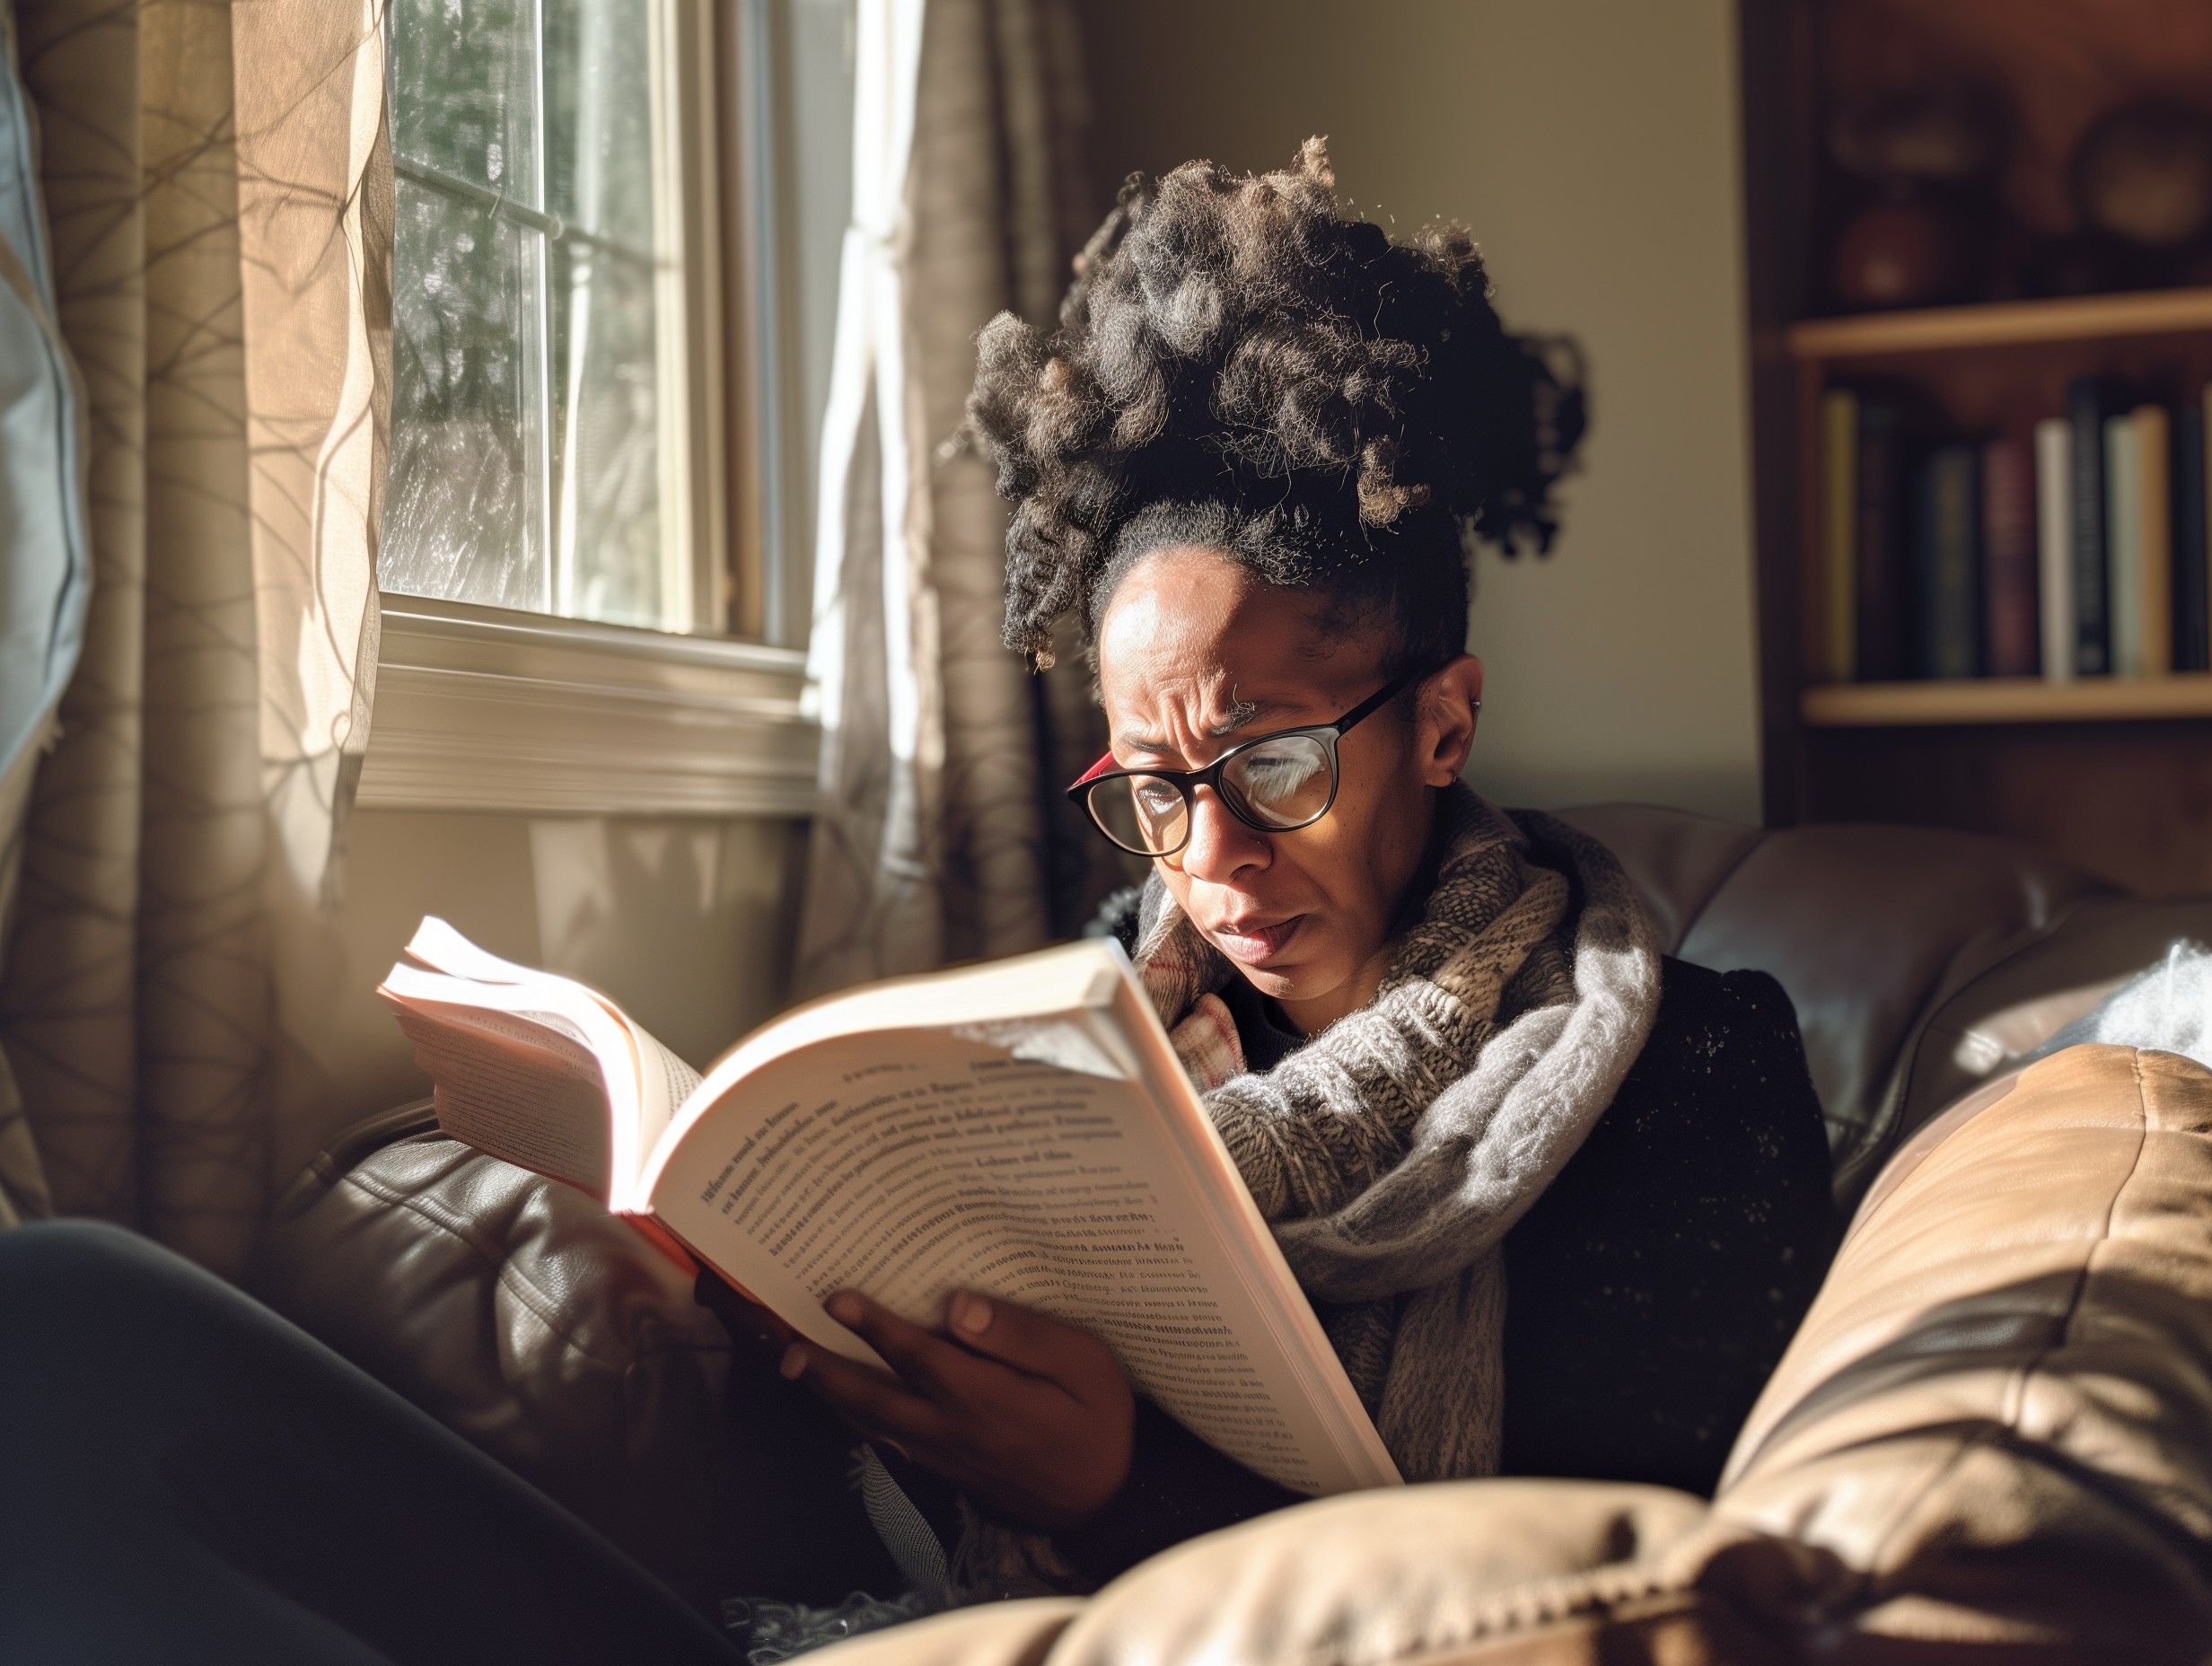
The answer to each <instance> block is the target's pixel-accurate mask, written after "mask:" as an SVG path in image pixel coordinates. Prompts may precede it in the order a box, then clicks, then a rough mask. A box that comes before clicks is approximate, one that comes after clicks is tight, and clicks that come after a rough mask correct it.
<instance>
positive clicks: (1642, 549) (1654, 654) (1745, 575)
mask: <svg viewBox="0 0 2212 1666" xmlns="http://www.w3.org/2000/svg"><path fill="white" fill-rule="evenodd" d="M1079 4H1080V5H1081V8H1082V12H1083V15H1084V36H1085V45H1086V47H1087V48H1088V49H1089V52H1090V55H1091V60H1090V61H1091V68H1092V79H1093V89H1094V100H1095V103H1096V106H1097V122H1098V126H1097V130H1096V133H1095V135H1094V147H1093V149H1094V159H1095V161H1096V162H1097V163H1098V164H1099V166H1100V167H1101V169H1102V171H1103V172H1104V173H1105V174H1106V175H1107V177H1109V178H1116V179H1118V178H1119V177H1120V176H1121V175H1122V174H1124V173H1126V172H1127V171H1129V170H1130V169H1132V168H1143V169H1146V170H1148V171H1160V170H1162V169H1164V168H1167V167H1171V166H1172V165H1174V164H1175V163H1177V162H1181V161H1184V160H1186V159H1188V158H1189V157H1192V156H1211V157H1213V158H1214V159H1215V160H1216V161H1218V162H1224V163H1226V164H1228V165H1231V166H1233V167H1238V168H1263V167H1279V166H1282V165H1283V164H1285V163H1286V162H1288V160H1289V159H1290V158H1291V156H1292V154H1293V153H1295V150H1296V148H1297V145H1298V144H1299V142H1300V141H1301V140H1302V139H1303V138H1304V137H1305V136H1307V135H1308V134H1310V133H1324V134H1327V135H1328V136H1330V151H1331V153H1332V155H1333V156H1334V158H1335V162H1336V167H1337V179H1338V188H1339V192H1340V194H1342V195H1343V196H1345V197H1347V198H1349V199H1350V200H1351V201H1352V202H1353V203H1354V204H1355V205H1356V207H1357V208H1358V209H1359V211H1360V212H1361V213H1363V214H1365V215H1368V216H1369V217H1370V218H1374V219H1377V220H1380V221H1382V223H1384V224H1390V223H1391V220H1392V219H1393V218H1394V219H1395V220H1396V221H1397V222H1398V223H1399V224H1405V225H1408V226H1410V225H1413V224H1418V223H1419V222H1421V221H1423V220H1426V219H1428V218H1432V217H1435V216H1438V215H1444V216H1449V217H1451V218H1454V219H1458V220H1461V221H1463V222H1465V223H1466V224H1469V225H1470V226H1471V227H1472V228H1473V229H1474V232H1475V234H1476V236H1477V237H1478V238H1479V240H1480V241H1482V244H1483V246H1484V249H1485V250H1486V251H1487V252H1488V256H1489V259H1490V269H1491V273H1492V276H1493V277H1494V279H1495V281H1496V285H1497V302H1498V305H1499V307H1500V310H1501V311H1503V313H1504V315H1505V320H1506V321H1507V323H1508V325H1509V326H1511V327H1513V328H1514V329H1535V330H1542V331H1547V332H1549V331H1564V332H1567V333H1569V334H1571V335H1573V336H1575V337H1576V338H1578V339H1579V341H1580V342H1581V344H1582V346H1583V348H1584V352H1585V353H1586V355H1588V359H1589V365H1590V370H1589V378H1590V388H1591V396H1592V408H1593V426H1592V432H1591V434H1590V436H1589V438H1588V440H1587V442H1586V443H1585V451H1584V457H1585V467H1584V472H1583V473H1582V474H1581V475H1580V476H1579V477H1578V478H1576V479H1575V480H1574V481H1573V482H1572V483H1571V484H1570V485H1569V487H1568V488H1567V493H1566V504H1567V516H1566V530H1565V534H1564V536H1563V537H1562V538H1561V539H1559V541H1558V545H1557V546H1556V551H1555V554H1554V555H1553V556H1552V557H1550V558H1549V559H1547V560H1544V561H1540V562H1538V561H1531V560H1528V559H1526V558H1525V557H1524V558H1523V560H1521V561H1520V562H1518V563H1514V564H1508V563H1505V562H1503V561H1500V560H1498V559H1497V558H1496V557H1491V556H1488V555H1486V556H1484V557H1483V558H1482V559H1481V561H1480V563H1479V567H1478V571H1477V574H1476V600H1475V606H1474V616H1473V622H1472V644H1471V645H1472V646H1473V648H1474V649H1475V651H1476V652H1477V653H1480V654H1481V655H1482V656H1483V658H1484V661H1485V662H1486V663H1487V666H1488V673H1489V683H1488V692H1487V694H1486V696H1485V698H1484V705H1483V714H1482V730H1481V735H1480V740H1479V746H1478V749H1477V752H1476V757H1475V760H1474V763H1473V765H1472V766H1471V767H1470V777H1471V778H1472V779H1473V780H1474V781H1475V784H1476V785H1478V786H1479V788H1481V789H1482V790H1483V791H1484V792H1486V793H1488V794H1492V795H1493V796H1495V797H1497V798H1500V799H1502V800H1504V801H1505V802H1517V803H1528V804H1536V805H1558V804H1567V803H1575V802H1588V801H1591V800H1595V799H1609V798H1633V799H1645V800H1652V801H1657V802H1667V803H1673V804H1680V805H1683V806H1686V807H1689V808H1691V809H1697V810H1702V811H1708V812H1711V813H1714V814H1718V815H1726V816H1734V817H1738V818H1741V819H1743V820H1757V819H1758V815H1759V758H1758V730H1757V722H1756V703H1757V687H1756V675H1755V646H1754V633H1753V621H1752V606H1751V485H1750V460H1749V449H1748V448H1749V438H1748V434H1749V430H1748V408H1749V407H1748V390H1747V365H1746V346H1745V341H1744V326H1743V318H1744V305H1743V294H1742V284H1743V280H1742V224H1741V214H1740V192H1739V188H1738V180H1740V178H1741V167H1740V155H1739V145H1740V138H1739V125H1738V121H1737V111H1736V104H1737V99H1736V80H1735V75H1736V68H1735V40H1734V4H1732V3H1731V0H1365V3H1364V4H1346V3H1344V0H1205V3H1204V4H1195V5H1194V4H1190V3H1189V0H1079Z"/></svg>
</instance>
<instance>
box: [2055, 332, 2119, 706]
mask: <svg viewBox="0 0 2212 1666" xmlns="http://www.w3.org/2000/svg"><path fill="white" fill-rule="evenodd" d="M2106 400H2107V395H2106V391H2105V386H2104V382H2103V381H2102V378H2099V377H2095V376H2081V377H2076V379H2075V380H2074V381H2070V382H2068V383H2067V390H2066V404H2067V425H2068V428H2069V434H2068V438H2069V442H2070V443H2069V444H2068V446H2067V457H2068V459H2069V473H2068V480H2067V499H2068V504H2069V510H2070V514H2071V519H2072V522H2073V534H2074V536H2073V547H2074V555H2073V569H2074V609H2073V612H2074V670H2075V671H2076V673H2077V674H2078V675H2081V676H2084V677H2101V676H2102V675H2103V674H2104V673H2105V672H2107V671H2110V670H2111V663H2112V662H2111V624H2110V620H2109V618H2108V617H2107V613H2106V599H2107V596H2108V594H2109V592H2108V590H2107V588H2106V586H2107V585H2108V584H2109V583H2110V582H2111V581H2110V577H2109V575H2108V574H2107V573H2106V570H2105V548H2104V537H2105V503H2104V484H2105V482H2104V462H2105V457H2104V452H2105V446H2104V419H2105V405H2106Z"/></svg>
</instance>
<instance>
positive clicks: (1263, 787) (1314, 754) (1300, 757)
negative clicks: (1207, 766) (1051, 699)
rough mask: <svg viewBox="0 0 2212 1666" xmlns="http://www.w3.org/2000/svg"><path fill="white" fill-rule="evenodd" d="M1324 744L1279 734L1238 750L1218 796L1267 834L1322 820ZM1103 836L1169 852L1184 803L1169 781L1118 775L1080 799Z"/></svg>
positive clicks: (1177, 843)
mask: <svg viewBox="0 0 2212 1666" xmlns="http://www.w3.org/2000/svg"><path fill="white" fill-rule="evenodd" d="M1335 785H1336V782H1335V771H1334V770H1332V769H1331V768H1330V752H1329V747H1328V746H1327V744H1326V743H1325V742H1323V741H1321V739H1320V738H1319V737H1317V736H1314V735H1309V734H1290V735H1283V736H1281V737H1279V738H1278V739H1276V740H1273V741H1264V742H1262V743H1261V744H1260V745H1258V746H1255V747H1252V748H1251V749H1250V750H1247V751H1242V752H1239V753H1238V754H1237V755H1236V756H1235V757H1233V758H1231V759H1230V760H1229V765H1228V767H1227V768H1225V769H1224V770H1223V771H1222V772H1221V794H1222V797H1223V798H1224V800H1226V801H1227V802H1228V805H1229V808H1230V810H1231V811H1233V812H1234V813H1235V814H1236V815H1237V817H1238V818H1239V819H1240V820H1243V821H1245V822H1247V823H1249V824H1250V825H1251V826H1252V827H1255V828H1259V829H1262V830H1264V831H1269V832H1288V831H1290V830H1292V829H1296V828H1302V827H1306V826H1308V825H1310V824H1311V823H1312V822H1315V821H1318V820H1321V814H1322V812H1323V811H1326V810H1327V809H1328V808H1329V800H1330V794H1331V792H1332V791H1333V790H1334V787H1335ZM1085 802H1087V803H1088V804H1089V805H1090V809H1091V816H1092V819H1093V820H1095V821H1096V822H1097V823H1098V825H1099V827H1100V828H1101V829H1102V830H1103V831H1104V832H1105V834H1106V837H1109V838H1110V839H1112V840H1113V841H1114V843H1115V844H1117V845H1119V846H1121V847H1122V849H1124V850H1128V851H1134V852H1136V853H1137V854H1138V855H1171V854H1172V853H1173V852H1175V851H1177V850H1180V849H1181V848H1182V846H1183V845H1184V843H1185V841H1186V840H1188V839H1189V836H1190V828H1189V820H1190V811H1189V805H1188V803H1187V802H1185V801H1184V798H1183V794H1182V791H1181V788H1180V787H1179V786H1178V785H1176V783H1174V782H1172V781H1170V780H1167V779H1164V778H1163V777H1162V776H1145V775H1134V776H1114V777H1111V778H1110V779H1108V780H1104V781H1101V782H1100V783H1098V785H1095V786H1093V788H1092V789H1091V791H1090V794H1089V795H1088V797H1087V799H1086V801H1085Z"/></svg>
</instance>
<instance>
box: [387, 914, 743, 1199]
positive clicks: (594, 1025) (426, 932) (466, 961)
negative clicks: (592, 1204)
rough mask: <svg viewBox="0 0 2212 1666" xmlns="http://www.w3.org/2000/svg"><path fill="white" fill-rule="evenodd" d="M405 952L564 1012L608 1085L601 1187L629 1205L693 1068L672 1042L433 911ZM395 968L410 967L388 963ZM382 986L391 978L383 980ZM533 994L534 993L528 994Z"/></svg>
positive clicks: (481, 985)
mask: <svg viewBox="0 0 2212 1666" xmlns="http://www.w3.org/2000/svg"><path fill="white" fill-rule="evenodd" d="M407 951H408V954H409V955H410V956H412V957H413V958H414V959H415V960H419V961H421V962H422V963H423V964H424V965H425V966H428V967H433V968H435V969H436V970H437V971H438V972H440V973H442V974H443V975H445V976H446V977H447V978H451V979H452V980H454V981H456V982H457V983H461V984H464V985H471V986H475V987H476V990H477V995H476V996H475V999H474V1001H473V1002H472V1004H479V1005H482V1006H485V1007H495V1006H497V1007H505V1009H506V1010H508V1011H514V1010H517V1009H518V1008H519V1007H522V1006H531V1005H540V1006H543V1007H545V1008H546V1009H548V1010H549V1011H551V1012H554V1013H561V1014H565V1015H566V1017H565V1019H564V1022H568V1023H569V1024H570V1025H571V1027H572V1028H573V1029H574V1030H575V1034H576V1036H577V1038H578V1039H581V1040H584V1042H585V1044H586V1045H587V1046H589V1047H591V1048H593V1049H594V1051H596V1052H597V1053H598V1054H599V1055H600V1056H601V1072H602V1079H603V1080H604V1082H605V1084H606V1088H607V1114H608V1116H609V1118H610V1123H611V1127H610V1135H611V1142H610V1154H609V1158H608V1163H607V1172H608V1173H609V1174H610V1176H611V1179H610V1182H609V1183H608V1186H607V1188H606V1189H605V1190H604V1191H603V1192H602V1193H601V1195H602V1196H604V1197H607V1198H608V1200H609V1202H610V1205H612V1206H614V1207H616V1208H618V1209H623V1208H627V1207H628V1206H629V1202H630V1199H631V1197H632V1196H633V1190H632V1186H633V1182H634V1181H635V1179H636V1174H637V1171H638V1168H639V1167H640V1165H641V1164H642V1163H643V1162H644V1161H645V1154H646V1153H648V1152H650V1151H651V1150H652V1149H653V1146H654V1142H655V1141H656V1140H658V1139H659V1138H660V1137H661V1135H662V1132H663V1130H664V1129H665V1128H666V1127H668V1125H669V1123H670V1122H671V1120H672V1119H673V1118H674V1117H675V1115H676V1112H677V1110H678V1109H679V1108H680V1107H681V1105H682V1104H683V1102H684V1100H685V1098H686V1096H687V1095H689V1093H690V1092H691V1090H692V1089H693V1088H695V1087H697V1086H698V1083H699V1073H698V1071H696V1070H694V1069H693V1068H692V1067H691V1066H690V1065H689V1064H687V1063H686V1062H685V1061H684V1060H683V1059H681V1058H679V1057H677V1056H676V1055H675V1053H674V1052H672V1051H671V1050H670V1048H669V1047H668V1046H667V1044H666V1043H664V1042H663V1041H662V1040H660V1039H658V1038H657V1037H655V1036H654V1034H653V1033H652V1032H651V1031H650V1030H647V1029H646V1028H645V1026H644V1025H643V1024H641V1023H639V1022H637V1021H636V1019H634V1018H632V1017H631V1016H630V1015H629V1014H628V1013H625V1012H624V1011H623V1010H622V1009H621V1007H619V1005H617V1004H615V1003H614V1002H613V1001H611V1000H610V999H609V998H608V997H607V996H606V995H601V993H600V992H599V991H598V990H596V989H593V988H592V986H590V985H588V984H584V983H579V982H578V981H577V980H576V979H575V978H564V977H562V976H561V975H560V974H558V973H557V972H547V971H540V969H537V968H536V967H531V966H523V965H522V964H520V963H518V962H516V961H513V960H502V959H501V958H500V957H499V956H497V955H496V954H493V953H492V952H490V951H488V950H486V949H481V948H479V947H478V946H477V945H476V944H475V943H470V941H469V939H468V938H466V937H464V936H462V935H461V933H459V932H458V931H456V930H454V929H453V927H452V925H448V924H447V923H446V922H445V921H444V920H442V919H440V918H439V917H438V916H436V915H434V914H432V915H425V916H423V920H422V923H421V925H417V927H416V928H415V934H414V935H413V936H412V937H410V938H409V939H408V945H407ZM393 970H394V973H395V976H397V975H398V974H399V973H400V972H402V971H408V970H412V969H409V968H394V969H393ZM386 986H387V992H388V993H389V992H390V989H391V986H392V980H391V979H387V980H386ZM532 995H535V997H536V998H535V1000H534V1001H533V1000H532V999H531V997H532ZM617 1035H619V1037H620V1056H621V1058H622V1060H623V1062H625V1063H627V1065H628V1069H627V1070H624V1069H620V1068H619V1067H616V1066H615V1063H614V1048H611V1047H610V1046H609V1041H610V1038H611V1037H614V1036H617Z"/></svg>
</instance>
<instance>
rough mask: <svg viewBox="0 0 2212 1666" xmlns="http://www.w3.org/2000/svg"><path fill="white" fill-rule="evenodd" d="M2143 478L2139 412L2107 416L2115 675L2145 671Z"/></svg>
mask: <svg viewBox="0 0 2212 1666" xmlns="http://www.w3.org/2000/svg"><path fill="white" fill-rule="evenodd" d="M2141 487H2142V478H2141V475H2140V473H2139V471H2138V470H2137V468H2136V433H2135V418H2134V417H2132V416H2107V417H2106V418H2105V419H2104V632H2105V640H2106V641H2107V642H2108V643H2109V644H2111V653H2110V655H2109V657H2108V660H2107V663H2108V664H2109V665H2110V666H2111V672H2112V675H2113V676H2115V677H2140V676H2141V675H2142V674H2143V568H2142V566H2141V562H2140V560H2139V546H2140V544H2141V542H2142V539H2141V528H2140V525H2139V522H2141V520H2142V515H2141V505H2140V504H2137V502H2136V494H2137V492H2138V491H2139V490H2140V489H2141Z"/></svg>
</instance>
